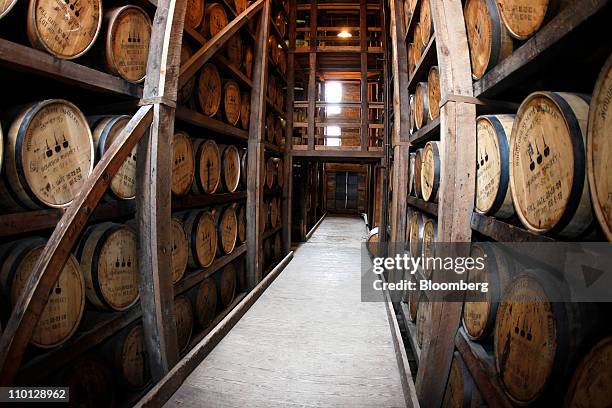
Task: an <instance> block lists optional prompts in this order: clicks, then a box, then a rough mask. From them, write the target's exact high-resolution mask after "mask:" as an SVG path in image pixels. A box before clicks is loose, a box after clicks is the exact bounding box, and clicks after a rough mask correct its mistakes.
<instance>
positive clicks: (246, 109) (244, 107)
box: [240, 91, 251, 130]
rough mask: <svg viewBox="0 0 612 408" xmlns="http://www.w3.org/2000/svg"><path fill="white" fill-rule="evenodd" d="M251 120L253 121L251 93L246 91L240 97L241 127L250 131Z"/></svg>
mask: <svg viewBox="0 0 612 408" xmlns="http://www.w3.org/2000/svg"><path fill="white" fill-rule="evenodd" d="M250 120H251V93H250V92H248V91H244V92H242V94H241V95H240V125H241V126H242V128H243V129H245V130H248V128H249V121H250Z"/></svg>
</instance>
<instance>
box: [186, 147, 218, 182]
mask: <svg viewBox="0 0 612 408" xmlns="http://www.w3.org/2000/svg"><path fill="white" fill-rule="evenodd" d="M193 146H194V151H195V183H193V186H192V190H193V192H194V193H198V194H213V193H215V192H216V191H217V188H218V187H219V184H220V183H221V153H220V151H219V146H218V145H217V143H215V142H214V141H213V140H204V139H196V140H195V141H194V142H193Z"/></svg>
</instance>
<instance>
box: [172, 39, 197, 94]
mask: <svg viewBox="0 0 612 408" xmlns="http://www.w3.org/2000/svg"><path fill="white" fill-rule="evenodd" d="M192 56H193V50H192V49H191V47H190V46H189V45H188V44H187V42H185V41H183V43H182V44H181V66H183V65H185V64H186V63H187V61H189V59H190V58H191V57H192ZM195 86H196V76H195V75H194V76H192V77H191V78H189V81H187V82H186V83H185V85H183V87H182V88H181V89H179V90H178V92H177V95H176V101H177V102H178V103H179V104H180V105H185V104H186V103H188V102H189V101H190V100H191V97H192V96H193V92H194V90H195Z"/></svg>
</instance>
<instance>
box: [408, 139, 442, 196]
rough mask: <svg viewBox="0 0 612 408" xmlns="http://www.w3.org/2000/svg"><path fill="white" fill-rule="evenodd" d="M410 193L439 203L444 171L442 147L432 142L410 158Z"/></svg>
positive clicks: (411, 154) (438, 143)
mask: <svg viewBox="0 0 612 408" xmlns="http://www.w3.org/2000/svg"><path fill="white" fill-rule="evenodd" d="M409 161H410V163H409V174H408V192H409V194H410V195H412V196H414V197H418V198H421V199H423V200H425V201H428V202H432V203H435V202H437V201H438V195H439V189H440V176H441V170H442V162H443V158H442V145H441V143H440V142H437V141H431V142H427V144H425V147H423V148H419V149H417V150H416V151H415V152H413V153H410V156H409Z"/></svg>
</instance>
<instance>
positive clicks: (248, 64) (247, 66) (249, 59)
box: [243, 45, 253, 78]
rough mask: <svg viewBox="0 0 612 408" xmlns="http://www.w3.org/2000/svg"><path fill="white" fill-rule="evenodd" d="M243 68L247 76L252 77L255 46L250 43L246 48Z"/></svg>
mask: <svg viewBox="0 0 612 408" xmlns="http://www.w3.org/2000/svg"><path fill="white" fill-rule="evenodd" d="M243 68H244V73H245V74H246V76H247V78H251V77H252V76H253V47H251V46H250V45H248V46H246V47H245V49H244V64H243Z"/></svg>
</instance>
